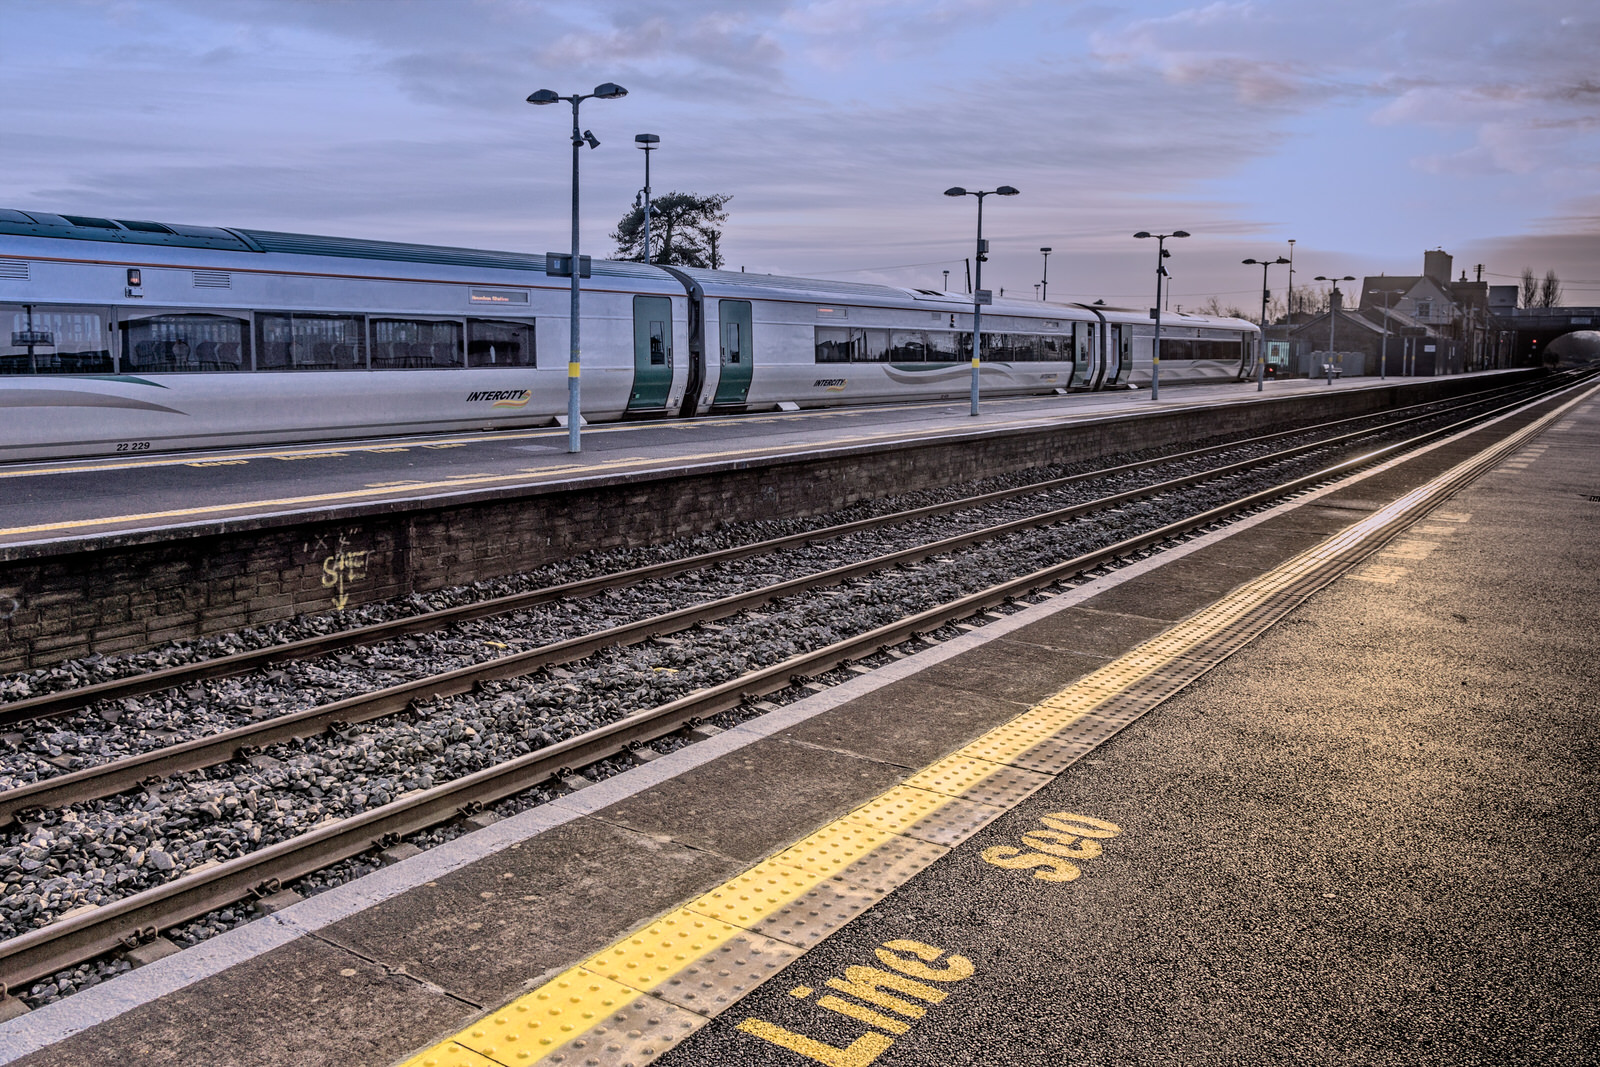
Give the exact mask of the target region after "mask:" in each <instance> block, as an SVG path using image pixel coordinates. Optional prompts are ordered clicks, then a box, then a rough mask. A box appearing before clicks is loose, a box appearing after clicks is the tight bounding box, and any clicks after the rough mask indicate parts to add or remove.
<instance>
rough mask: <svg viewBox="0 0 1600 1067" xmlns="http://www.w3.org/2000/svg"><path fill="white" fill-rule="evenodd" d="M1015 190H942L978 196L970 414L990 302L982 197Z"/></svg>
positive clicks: (974, 407) (1006, 187)
mask: <svg viewBox="0 0 1600 1067" xmlns="http://www.w3.org/2000/svg"><path fill="white" fill-rule="evenodd" d="M1017 192H1018V191H1017V190H1016V189H1013V188H1012V187H1011V186H1009V185H1002V186H999V187H998V188H994V189H963V188H962V187H961V186H959V185H953V186H951V187H950V188H948V189H946V190H945V191H944V195H945V196H975V197H977V198H978V277H977V281H976V282H975V283H974V284H973V287H972V414H974V415H976V414H977V413H978V353H979V352H980V351H981V349H982V344H983V340H982V338H983V305H984V304H987V303H990V302H991V300H990V299H989V294H988V293H986V292H984V290H983V261H984V260H986V259H988V258H989V255H988V253H989V242H987V241H985V240H984V239H983V198H984V197H986V196H989V195H990V194H993V195H995V196H1016V195H1017Z"/></svg>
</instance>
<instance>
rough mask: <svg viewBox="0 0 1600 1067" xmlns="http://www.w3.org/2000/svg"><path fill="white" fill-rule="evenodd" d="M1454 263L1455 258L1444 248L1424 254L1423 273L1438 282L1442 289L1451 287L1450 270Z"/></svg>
mask: <svg viewBox="0 0 1600 1067" xmlns="http://www.w3.org/2000/svg"><path fill="white" fill-rule="evenodd" d="M1454 263H1455V257H1453V256H1451V255H1450V253H1449V252H1446V251H1445V250H1444V249H1442V248H1435V249H1434V250H1433V251H1431V252H1424V253H1422V273H1423V274H1425V275H1427V276H1428V277H1429V278H1432V279H1433V280H1434V281H1435V282H1438V283H1439V287H1440V288H1441V289H1445V288H1448V287H1449V285H1450V268H1451V267H1452V266H1454Z"/></svg>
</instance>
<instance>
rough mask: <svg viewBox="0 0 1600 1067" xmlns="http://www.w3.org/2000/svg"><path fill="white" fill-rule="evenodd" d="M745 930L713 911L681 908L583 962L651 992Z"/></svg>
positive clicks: (587, 965)
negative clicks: (696, 911)
mask: <svg viewBox="0 0 1600 1067" xmlns="http://www.w3.org/2000/svg"><path fill="white" fill-rule="evenodd" d="M743 932H744V931H743V930H741V929H739V927H737V926H734V925H732V924H730V923H725V922H723V921H722V920H720V919H713V918H711V917H710V916H709V915H699V914H696V913H695V912H691V911H687V910H679V911H675V912H673V913H672V914H671V915H667V916H665V917H663V918H660V919H657V920H656V921H655V922H653V923H651V924H650V925H649V926H647V927H645V928H644V929H643V930H639V931H637V932H636V933H634V934H631V935H630V936H628V937H625V938H623V939H622V940H621V941H618V942H617V943H616V944H614V945H612V946H611V947H610V948H608V949H606V950H604V951H603V952H597V953H595V954H594V955H593V956H590V957H589V958H588V959H586V960H584V961H583V963H582V964H581V966H583V967H584V968H586V969H588V970H590V971H593V972H594V973H595V974H598V975H601V976H603V977H606V978H609V979H611V980H612V981H614V982H621V983H622V984H623V985H626V986H630V987H632V988H634V989H637V990H639V991H641V992H644V993H649V992H651V991H653V990H654V989H655V988H656V986H658V985H660V984H661V983H662V982H665V981H667V980H668V979H670V978H672V977H673V976H674V975H676V974H679V973H681V972H682V971H684V970H685V969H686V968H688V967H690V966H691V965H693V964H694V963H695V962H696V961H697V960H699V959H701V958H702V957H704V956H708V955H711V954H713V953H715V952H716V951H717V950H718V949H720V948H721V947H722V946H723V945H725V944H726V943H727V942H729V941H732V940H733V939H735V938H737V937H738V936H739V935H740V934H742V933H743ZM668 999H671V998H668Z"/></svg>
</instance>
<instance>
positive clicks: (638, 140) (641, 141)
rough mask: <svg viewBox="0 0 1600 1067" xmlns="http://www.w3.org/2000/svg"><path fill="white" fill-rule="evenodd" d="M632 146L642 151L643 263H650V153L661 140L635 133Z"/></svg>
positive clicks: (651, 135)
mask: <svg viewBox="0 0 1600 1067" xmlns="http://www.w3.org/2000/svg"><path fill="white" fill-rule="evenodd" d="M633 146H634V147H635V148H642V149H644V261H645V262H646V263H649V262H650V153H651V152H654V151H655V150H656V149H657V148H660V147H661V138H659V137H657V136H656V135H655V134H653V133H636V134H634V135H633Z"/></svg>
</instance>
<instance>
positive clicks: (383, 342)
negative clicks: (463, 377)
mask: <svg viewBox="0 0 1600 1067" xmlns="http://www.w3.org/2000/svg"><path fill="white" fill-rule="evenodd" d="M371 326H372V368H373V369H374V370H398V369H401V368H417V369H427V368H437V367H464V366H466V362H465V360H464V359H463V356H462V350H461V337H462V329H461V323H459V322H436V321H431V320H426V319H424V320H417V319H373V320H372V323H371Z"/></svg>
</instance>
